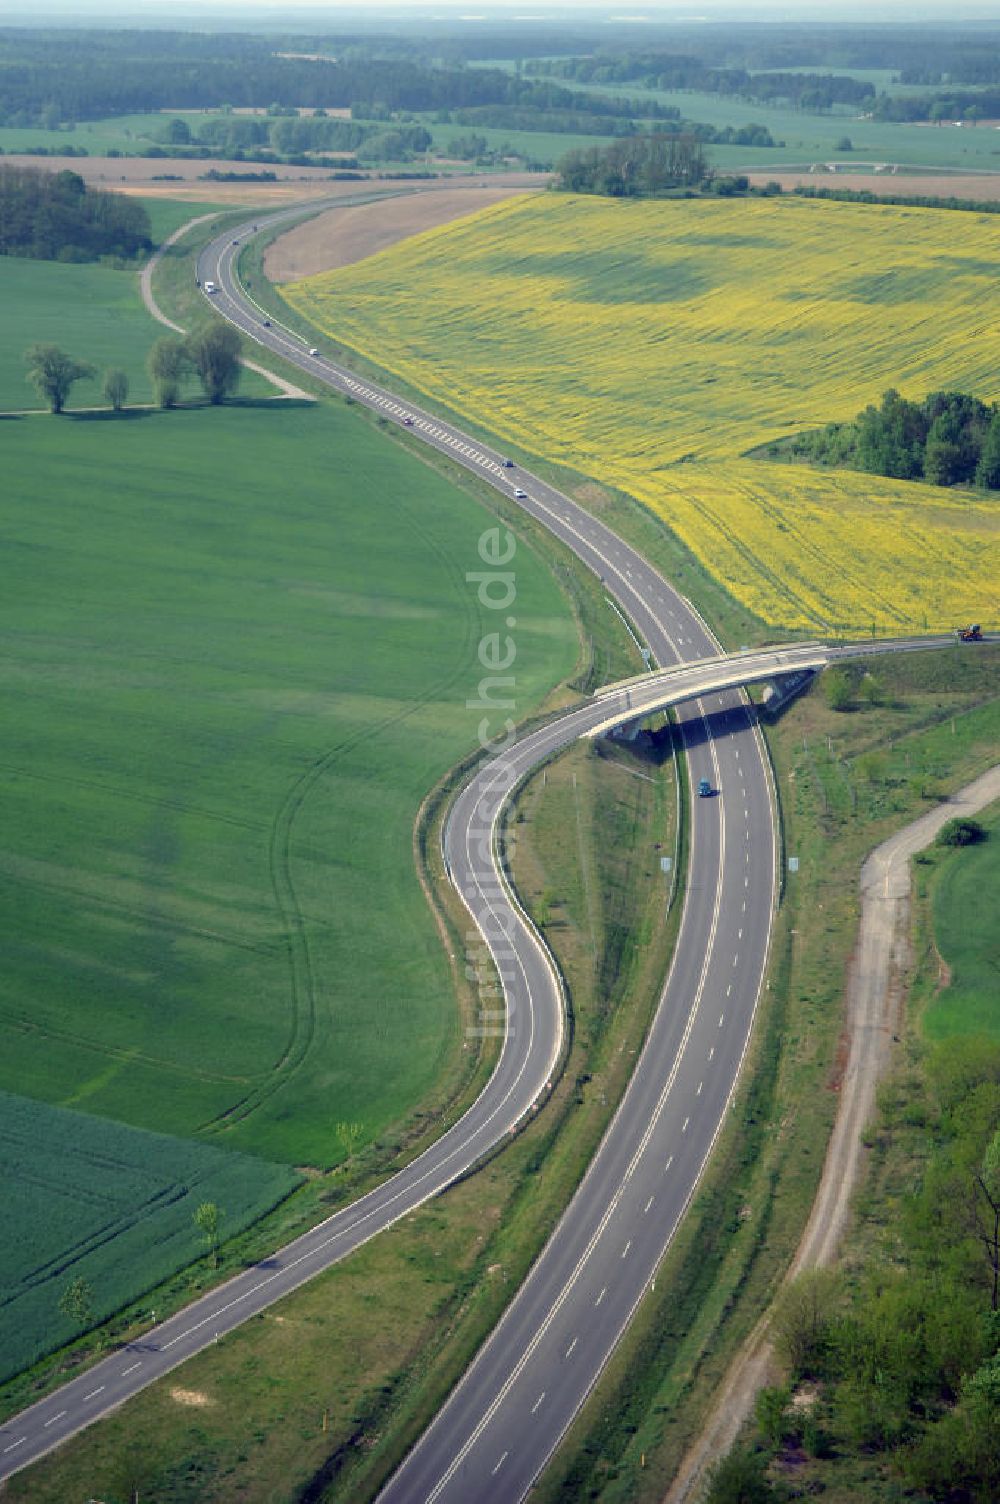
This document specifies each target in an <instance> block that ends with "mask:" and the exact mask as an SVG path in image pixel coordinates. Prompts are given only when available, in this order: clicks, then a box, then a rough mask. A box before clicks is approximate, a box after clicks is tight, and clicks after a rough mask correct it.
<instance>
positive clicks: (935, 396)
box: [785, 390, 1000, 490]
mask: <svg viewBox="0 0 1000 1504" xmlns="http://www.w3.org/2000/svg"><path fill="white" fill-rule="evenodd" d="M785 452H786V453H790V454H792V455H793V456H800V457H802V458H806V459H809V460H812V461H813V462H815V463H818V464H821V465H844V466H847V467H848V468H850V469H854V470H866V471H868V472H869V473H871V474H872V475H889V476H894V477H896V478H897V479H898V480H925V481H930V483H931V484H932V485H936V486H954V485H976V486H980V487H982V488H983V489H986V490H998V489H1000V408H998V407H997V406H996V404H995V403H994V404H992V405H987V404H986V403H985V402H980V401H979V399H978V398H977V397H970V396H968V395H967V394H966V393H964V392H932V393H931V395H930V396H929V397H925V398H924V400H923V401H922V402H910V401H908V400H907V399H906V398H905V397H901V396H900V395H899V393H898V392H897V391H893V390H890V391H888V392H886V393H885V394H884V396H883V397H882V401H881V403H880V404H879V406H878V407H875V406H870V407H866V408H865V410H864V412H863V413H860V414H859V415H858V417H857V418H855V419H854V420H853V421H852V422H850V423H830V424H828V425H827V427H826V428H824V429H821V430H820V431H819V432H818V433H812V434H802V435H800V436H799V437H798V438H797V439H796V440H795V441H794V442H793V443H792V444H791V445H790V446H789V448H788V449H787V450H786V451H785Z"/></svg>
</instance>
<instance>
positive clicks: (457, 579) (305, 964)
mask: <svg viewBox="0 0 1000 1504" xmlns="http://www.w3.org/2000/svg"><path fill="white" fill-rule="evenodd" d="M393 505H394V507H395V511H396V512H397V513H398V518H399V521H400V522H401V523H402V524H403V525H404V526H405V527H407V528H408V529H409V531H411V532H412V533H413V534H414V536H415V538H416V540H417V541H418V543H419V545H420V546H421V547H422V548H424V549H428V550H430V551H431V552H432V553H433V554H435V555H436V556H437V558H438V560H439V562H440V563H441V565H442V566H443V569H444V572H445V574H446V575H447V576H448V577H449V578H450V583H451V584H452V586H453V587H454V591H455V597H456V599H457V600H459V601H460V602H461V603H462V605H463V607H464V619H465V630H464V635H463V639H462V641H461V644H460V645H459V650H458V653H457V656H456V660H455V667H454V668H453V669H452V670H451V671H450V672H449V673H447V674H444V675H443V676H442V677H441V678H440V679H439V680H437V681H435V682H434V683H433V684H431V685H429V686H428V688H427V690H426V691H425V692H424V693H423V694H422V695H420V696H419V697H418V698H416V699H414V700H412V701H411V702H410V703H409V704H408V705H406V706H405V708H403V709H401V710H400V711H398V712H397V713H395V714H394V715H388V716H384V717H383V718H382V719H381V720H378V721H376V720H373V721H371V722H369V723H367V724H366V725H365V726H364V727H363V728H362V729H361V730H359V731H357V732H355V733H354V735H353V736H349V737H347V738H345V739H344V740H343V741H341V742H338V743H337V744H336V745H335V746H333V747H330V748H328V749H327V751H326V752H324V753H322V754H321V755H320V756H319V757H317V758H316V759H315V760H314V761H313V762H312V763H311V764H310V766H309V767H308V768H306V769H305V771H304V772H303V773H301V774H300V775H299V777H298V778H297V779H296V780H295V782H294V783H293V784H292V786H291V788H290V789H289V791H288V793H287V794H286V796H285V798H284V800H283V801H282V803H281V805H280V807H279V808H278V811H277V813H276V814H275V816H274V819H273V821H272V823H271V829H270V835H269V839H268V871H269V873H270V878H271V887H272V891H273V893H274V899H275V903H276V905H277V908H278V912H279V914H280V916H281V921H282V925H283V928H284V934H285V947H286V951H287V955H288V968H289V989H290V990H289V1001H290V1012H291V1019H290V1025H289V1033H288V1039H287V1043H286V1045H285V1048H284V1050H283V1052H282V1054H281V1055H280V1056H279V1058H278V1059H277V1060H276V1061H275V1063H274V1065H273V1067H272V1068H271V1070H270V1071H269V1072H268V1075H267V1077H266V1079H265V1080H263V1081H261V1082H260V1083H259V1085H257V1086H255V1087H253V1088H252V1089H251V1090H250V1091H248V1092H247V1093H246V1094H245V1095H244V1096H243V1097H241V1098H240V1099H239V1101H237V1102H234V1103H233V1104H232V1106H230V1107H228V1108H227V1109H226V1110H225V1112H223V1113H220V1114H219V1115H218V1117H216V1118H213V1119H212V1120H211V1121H209V1122H208V1123H205V1124H203V1125H202V1126H201V1128H200V1129H199V1131H200V1132H203V1133H219V1132H222V1131H225V1130H227V1129H229V1128H232V1127H234V1126H235V1125H236V1124H238V1123H242V1122H245V1121H246V1119H247V1118H249V1117H250V1116H251V1115H252V1114H253V1113H254V1112H256V1111H257V1110H258V1109H259V1108H260V1107H261V1106H263V1105H264V1103H266V1102H267V1101H268V1100H269V1098H270V1097H272V1096H273V1095H274V1093H275V1092H277V1091H279V1090H283V1089H284V1088H285V1087H286V1086H287V1085H288V1083H289V1081H290V1080H291V1079H292V1078H293V1077H294V1076H295V1075H296V1074H297V1072H298V1071H299V1070H301V1068H302V1066H303V1065H304V1063H305V1061H306V1059H307V1058H308V1055H309V1052H310V1050H311V1048H312V1045H313V1042H314V1040H315V1037H316V1025H317V1007H318V989H317V982H316V967H315V963H314V960H313V947H312V945H311V943H310V937H309V924H308V922H307V920H306V918H305V915H304V913H303V911H302V905H301V903H300V901H299V897H298V894H297V892H296V888H295V882H294V879H293V877H292V835H293V826H294V824H295V821H296V819H297V818H298V816H299V815H300V813H301V811H302V809H303V808H304V806H305V804H306V802H307V800H308V799H309V797H310V795H311V794H312V793H313V791H314V790H315V788H316V787H317V786H318V784H319V783H320V782H321V781H322V779H323V778H324V777H325V776H326V774H327V773H328V772H329V771H330V770H331V769H332V768H333V766H334V765H335V763H336V762H337V761H338V760H339V759H340V758H341V757H342V756H343V755H344V754H345V753H347V752H350V751H352V750H353V749H354V748H355V747H357V746H358V745H359V744H360V743H361V742H362V741H366V740H368V739H369V738H371V737H373V736H376V735H378V733H379V732H382V731H386V730H388V729H389V728H390V727H393V726H399V725H401V724H402V723H403V722H404V721H406V720H407V719H409V717H410V716H412V715H413V714H414V713H415V712H416V711H418V710H420V709H421V707H422V706H424V705H426V704H428V703H429V702H431V701H432V700H439V699H443V698H444V697H445V695H446V694H447V692H448V691H449V690H450V689H452V688H454V686H455V684H456V683H457V682H458V680H459V679H460V677H461V676H462V675H463V674H465V673H466V672H467V671H468V665H467V660H466V654H467V652H468V650H469V648H470V645H471V644H472V643H473V641H474V636H475V631H476V629H477V626H478V623H479V615H478V612H477V611H476V609H475V608H474V607H473V604H472V596H471V594H470V592H469V591H468V589H467V588H466V582H465V576H464V572H463V571H462V570H461V569H460V568H459V565H458V562H457V560H456V559H455V557H454V555H453V554H452V553H451V552H450V551H449V550H448V549H447V548H446V547H445V546H444V545H442V544H440V543H438V542H437V541H436V540H435V539H433V538H432V537H430V536H429V535H428V534H427V533H426V531H424V530H423V529H422V528H421V527H420V525H419V523H418V521H417V519H416V518H415V517H413V516H411V515H410V513H409V510H408V508H407V507H406V506H405V505H404V504H403V503H402V502H401V501H400V500H399V499H398V498H395V499H393ZM330 1022H331V1025H332V1024H333V1018H332V1016H331V1019H330Z"/></svg>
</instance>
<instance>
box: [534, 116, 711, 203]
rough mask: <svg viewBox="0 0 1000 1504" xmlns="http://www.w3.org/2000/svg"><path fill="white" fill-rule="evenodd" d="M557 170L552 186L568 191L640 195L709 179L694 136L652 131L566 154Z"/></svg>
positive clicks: (700, 144)
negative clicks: (647, 134) (555, 179)
mask: <svg viewBox="0 0 1000 1504" xmlns="http://www.w3.org/2000/svg"><path fill="white" fill-rule="evenodd" d="M558 172H559V177H558V180H557V186H558V187H559V188H561V189H563V190H564V191H565V192H567V193H598V194H603V195H605V196H606V197H609V198H644V197H650V196H652V195H655V194H657V193H664V192H666V191H667V190H668V189H671V188H695V187H697V186H698V185H699V184H701V183H703V182H704V181H705V179H706V178H707V177H708V164H707V162H706V158H705V149H704V147H703V145H702V143H701V141H700V140H699V139H698V138H697V136H694V135H667V134H666V133H664V132H659V131H657V132H655V133H653V134H652V135H649V136H629V137H628V138H626V139H624V140H621V141H613V142H612V143H611V145H610V146H603V147H601V146H594V147H591V148H590V149H589V150H584V151H570V152H567V153H566V155H565V156H564V157H563V158H561V160H560V161H559V163H558Z"/></svg>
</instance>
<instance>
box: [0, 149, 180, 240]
mask: <svg viewBox="0 0 1000 1504" xmlns="http://www.w3.org/2000/svg"><path fill="white" fill-rule="evenodd" d="M152 244H153V242H152V237H151V231H150V224H149V215H148V214H147V213H146V210H145V209H144V208H143V206H142V204H140V203H137V202H136V200H135V199H133V198H126V197H125V196H124V195H123V194H121V193H101V192H99V191H97V190H95V189H92V188H88V187H87V185H86V183H85V182H84V181H83V178H81V177H80V176H79V175H78V174H77V173H75V172H45V171H43V170H42V169H40V168H37V167H13V166H11V165H10V164H9V163H3V164H0V255H3V256H27V257H30V258H31V259H32V260H36V261H96V260H98V258H99V257H101V256H113V257H116V258H119V259H122V260H131V259H132V258H133V257H134V256H137V255H139V254H140V253H142V252H146V251H149V250H150V249H151V248H152Z"/></svg>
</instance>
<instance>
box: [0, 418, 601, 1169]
mask: <svg viewBox="0 0 1000 1504" xmlns="http://www.w3.org/2000/svg"><path fill="white" fill-rule="evenodd" d="M3 434H4V451H5V453H4V467H5V494H6V502H5V509H4V510H5V545H6V552H7V558H8V561H9V569H8V581H7V585H6V588H5V591H4V594H3V598H2V606H0V614H2V618H3V628H4V631H5V636H6V643H7V650H6V655H5V659H4V668H3V674H4V691H5V693H4V702H5V703H4V729H5V735H4V752H3V762H4V775H5V777H4V792H3V795H2V807H0V831H2V835H0V872H2V875H3V881H4V888H5V893H4V900H5V908H6V933H7V937H8V939H7V945H6V947H5V957H4V968H3V972H2V975H0V1040H2V1047H0V1087H6V1088H8V1089H10V1090H15V1091H18V1092H20V1093H22V1094H24V1095H28V1096H32V1097H36V1098H38V1099H41V1100H45V1101H49V1102H53V1103H57V1104H60V1105H63V1106H70V1107H79V1108H82V1109H84V1110H86V1111H89V1112H92V1113H95V1114H98V1115H102V1116H107V1117H111V1118H115V1119H118V1120H120V1121H123V1122H128V1123H132V1124H136V1125H138V1126H141V1127H150V1128H157V1129H160V1130H162V1131H165V1132H170V1133H176V1134H182V1135H192V1134H201V1135H203V1136H207V1137H210V1138H212V1139H213V1140H214V1141H216V1142H219V1143H225V1144H232V1145H233V1146H235V1147H238V1148H242V1149H249V1150H252V1151H254V1152H258V1153H260V1154H262V1155H263V1156H265V1157H267V1158H270V1159H277V1160H283V1161H286V1162H291V1163H294V1164H308V1163H312V1164H322V1165H329V1164H331V1163H335V1162H336V1161H337V1160H338V1159H340V1158H342V1157H343V1152H344V1151H343V1148H342V1146H341V1144H340V1143H339V1141H338V1134H337V1126H338V1124H339V1123H343V1122H350V1123H358V1124H359V1125H360V1131H361V1133H362V1135H363V1138H364V1139H365V1140H368V1139H371V1138H372V1137H374V1136H376V1135H378V1134H379V1133H380V1131H382V1130H383V1129H384V1128H385V1126H386V1125H387V1124H389V1123H392V1122H395V1121H397V1120H399V1119H400V1118H401V1117H402V1116H403V1115H405V1114H407V1113H409V1112H410V1111H412V1109H413V1108H414V1106H415V1104H416V1103H417V1102H418V1101H419V1100H420V1099H421V1097H422V1096H423V1095H424V1094H425V1093H426V1092H427V1091H428V1090H429V1089H431V1088H432V1087H433V1086H434V1084H435V1083H436V1082H437V1081H438V1079H439V1075H440V1071H441V1068H442V1065H443V1063H444V1062H445V1061H447V1060H453V1059H454V1053H455V1051H456V1050H457V1049H458V1048H459V1044H460V1041H459V1039H458V1037H457V1036H458V1029H459V1020H458V1018H457V1016H456V1010H455V1004H454V998H453V993H452V988H451V983H450V976H449V970H448V964H449V963H448V958H447V956H446V954H445V952H444V950H443V948H442V946H441V942H440V939H439V937H438V934H437V932H436V930H435V927H434V924H433V922H432V920H431V916H430V914H429V912H428V909H427V906H426V903H425V900H424V897H423V894H422V893H421V890H420V887H419V884H418V881H417V876H416V873H415V870H414V863H413V853H412V830H413V823H414V817H415V814H416V811H417V808H418V805H419V803H420V800H421V799H422V798H423V796H424V795H425V793H426V792H427V790H428V789H429V788H430V787H431V785H432V784H433V783H434V782H435V780H436V779H437V778H438V777H439V776H440V775H441V774H442V773H443V772H444V771H445V770H446V769H447V768H448V767H449V766H450V765H451V763H452V762H453V761H454V760H455V759H457V758H458V757H460V756H461V755H463V754H464V753H465V752H467V751H468V750H470V749H471V748H473V747H474V746H475V745H476V740H477V734H478V733H477V728H478V725H479V721H480V718H481V715H482V712H481V711H479V710H470V709H467V708H466V701H467V699H470V698H473V699H474V698H475V697H476V695H477V691H478V685H479V680H480V679H481V677H482V669H481V668H480V666H479V664H478V661H477V645H478V643H479V642H480V639H481V638H482V636H483V634H484V632H486V631H488V630H495V627H494V626H493V622H492V619H491V618H493V617H494V616H495V613H493V612H491V611H490V610H488V609H485V608H484V607H482V606H481V605H480V604H479V602H478V600H477V593H476V588H475V586H474V584H472V583H469V582H467V581H466V574H467V573H469V572H474V571H476V570H477V569H481V568H482V564H481V561H480V559H479V555H478V552H477V542H478V539H479V538H480V535H481V533H482V530H483V528H484V527H485V526H486V525H487V522H488V520H489V516H490V514H488V513H486V512H484V511H482V510H481V509H480V508H479V507H478V506H477V505H476V504H475V503H474V502H473V501H471V500H470V498H469V497H468V496H467V495H466V494H464V493H463V492H460V491H458V490H456V489H455V488H454V487H453V486H452V485H450V484H448V483H446V482H445V481H444V480H443V479H442V477H441V476H440V475H439V474H438V473H436V472H435V471H434V470H433V469H431V468H429V467H428V466H426V465H424V464H423V463H422V462H420V461H418V460H416V459H415V458H413V457H412V456H410V455H409V454H407V453H406V452H405V451H404V450H403V449H401V448H400V447H398V446H396V445H394V444H391V443H387V442H386V441H385V439H384V438H383V437H382V436H381V435H380V434H379V433H378V430H377V429H376V428H374V427H372V426H369V425H367V424H366V423H364V422H362V421H359V420H358V419H357V418H356V417H355V415H354V414H352V413H351V412H350V411H349V410H348V409H347V408H345V407H344V406H342V405H339V404H338V405H336V406H328V405H320V406H315V407H313V406H307V407H296V406H293V405H290V404H288V403H274V404H264V405H261V404H256V405H246V406H243V407H239V406H234V407H226V408H222V409H192V410H182V411H177V412H174V413H160V412H158V411H153V412H148V413H146V414H141V415H137V416H135V417H133V418H132V419H130V420H128V421H124V422H122V421H110V420H108V419H107V418H105V417H103V415H102V417H100V418H92V419H85V418H77V419H73V418H69V419H55V418H51V417H48V416H38V417H32V418H25V419H20V420H8V421H7V422H5V423H4V424H3ZM513 567H515V569H516V588H517V604H516V608H515V610H516V630H515V629H514V628H512V629H511V631H512V634H513V635H514V636H515V638H516V647H517V660H516V661H517V667H516V675H515V676H516V693H515V695H514V698H515V699H516V710H515V711H514V713H515V714H517V715H519V716H520V715H524V714H527V713H528V712H529V711H530V710H531V709H532V707H533V706H534V705H536V704H537V703H538V701H539V700H540V698H541V697H542V695H543V693H544V691H545V690H546V689H547V688H548V686H550V685H552V684H554V683H556V682H557V681H559V680H560V679H561V678H562V677H563V676H564V675H565V674H566V673H567V672H568V671H569V670H570V669H571V668H572V666H573V664H574V662H575V659H576V653H577V641H576V632H575V628H574V625H573V622H572V619H571V617H570V614H569V611H568V609H567V607H566V606H565V603H564V601H563V599H562V597H561V596H560V595H559V593H558V591H557V589H556V587H555V585H554V584H553V582H552V580H551V578H550V576H549V575H548V574H547V572H546V571H545V569H544V568H543V566H542V565H541V563H540V562H539V561H538V560H537V559H536V558H535V557H534V556H533V555H532V554H531V553H530V552H529V551H528V549H527V548H524V547H522V548H521V549H519V551H518V553H517V556H516V565H515V566H513ZM512 619H514V618H513V616H512ZM502 714H505V712H504V713H502ZM502 714H501V718H500V719H501V721H502Z"/></svg>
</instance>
